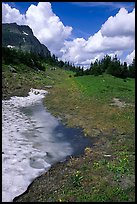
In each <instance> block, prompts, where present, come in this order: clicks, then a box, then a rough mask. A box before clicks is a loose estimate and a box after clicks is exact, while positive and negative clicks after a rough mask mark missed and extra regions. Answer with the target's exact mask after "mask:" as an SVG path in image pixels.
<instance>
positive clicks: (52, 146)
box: [21, 103, 91, 166]
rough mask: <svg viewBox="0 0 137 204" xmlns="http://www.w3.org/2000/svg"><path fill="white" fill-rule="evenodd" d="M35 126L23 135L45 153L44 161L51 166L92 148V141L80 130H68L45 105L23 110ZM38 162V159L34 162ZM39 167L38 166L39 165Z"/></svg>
mask: <svg viewBox="0 0 137 204" xmlns="http://www.w3.org/2000/svg"><path fill="white" fill-rule="evenodd" d="M21 110H22V112H23V113H24V114H25V115H27V116H28V117H29V118H30V119H31V122H32V124H33V129H30V130H28V131H26V132H24V133H23V134H24V135H25V137H26V138H27V139H28V140H29V141H31V142H33V147H34V148H36V149H38V150H40V151H44V152H45V156H44V160H45V161H46V162H48V163H50V164H53V163H55V162H58V161H62V160H64V159H65V158H66V157H67V156H69V155H75V156H78V155H80V154H82V153H84V149H85V147H87V146H91V140H90V138H88V137H85V136H84V135H83V131H82V129H80V128H68V127H66V126H64V125H63V124H62V123H61V122H60V121H59V120H57V119H56V118H55V117H53V116H52V115H51V114H50V113H49V112H47V111H46V108H45V107H44V106H43V104H42V103H41V104H35V105H33V106H31V107H25V108H22V109H21ZM32 161H34V163H35V161H36V158H35V159H34V158H33V160H32V158H31V165H34V163H33V162H32ZM37 166H38V165H37Z"/></svg>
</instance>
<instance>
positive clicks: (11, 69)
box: [8, 65, 17, 73]
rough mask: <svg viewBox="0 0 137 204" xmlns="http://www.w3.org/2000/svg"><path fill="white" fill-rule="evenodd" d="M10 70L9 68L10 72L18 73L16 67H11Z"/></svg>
mask: <svg viewBox="0 0 137 204" xmlns="http://www.w3.org/2000/svg"><path fill="white" fill-rule="evenodd" d="M8 68H9V70H10V71H11V72H13V73H17V71H16V69H15V68H14V67H12V66H10V65H9V66H8Z"/></svg>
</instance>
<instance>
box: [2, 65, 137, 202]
mask: <svg viewBox="0 0 137 204" xmlns="http://www.w3.org/2000/svg"><path fill="white" fill-rule="evenodd" d="M21 66H22V65H21ZM21 66H20V68H19V67H16V69H18V72H17V73H12V72H10V71H9V69H8V67H7V66H3V86H4V87H3V94H4V96H5V97H7V96H10V95H14V94H15V93H18V94H19V93H20V94H26V93H27V90H28V89H29V88H31V87H34V88H42V89H46V87H45V86H47V85H52V86H53V87H52V88H50V89H49V94H48V95H47V96H46V98H45V101H44V103H45V105H46V107H47V108H48V109H49V111H50V112H51V113H52V114H54V115H55V116H57V117H61V118H62V122H63V123H65V124H66V125H68V126H71V127H72V126H80V127H82V128H83V130H84V134H85V136H89V137H91V138H92V141H93V144H94V145H93V148H92V149H90V148H88V147H87V148H86V149H85V155H83V156H81V157H79V158H71V159H70V160H69V161H68V162H65V163H60V164H57V165H55V166H54V167H53V168H52V169H51V170H50V171H49V172H47V173H45V174H43V175H42V176H41V177H39V178H37V179H36V180H35V181H34V182H33V183H32V185H31V186H30V188H29V189H28V191H27V193H26V194H24V195H22V196H21V197H19V198H18V199H17V200H16V201H18V202H22V201H28V202H32V201H37V202H40V201H43V202H48V201H49V202H54V201H57V202H58V201H59V202H62V201H66V202H73V201H74V202H78V201H89V202H97V201H99V202H104V201H112V202H117V201H135V165H134V164H135V138H134V136H135V118H134V117H135V107H134V105H135V80H134V79H126V80H123V79H119V78H116V77H113V76H110V75H102V76H82V77H74V76H73V73H72V72H70V71H64V70H61V69H59V68H58V69H56V70H51V69H50V67H49V66H46V67H45V68H46V71H45V72H44V71H40V72H37V71H34V70H31V69H30V70H29V71H28V68H27V67H26V68H25V67H23V69H24V71H23V72H22V71H21V70H20V69H22V67H21ZM13 79H14V80H13ZM19 87H20V88H19ZM23 90H25V91H23Z"/></svg>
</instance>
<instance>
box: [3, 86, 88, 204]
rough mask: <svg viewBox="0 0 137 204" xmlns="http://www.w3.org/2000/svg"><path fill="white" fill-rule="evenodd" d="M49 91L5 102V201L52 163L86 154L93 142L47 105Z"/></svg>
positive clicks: (23, 188)
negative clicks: (66, 124) (61, 119)
mask: <svg viewBox="0 0 137 204" xmlns="http://www.w3.org/2000/svg"><path fill="white" fill-rule="evenodd" d="M46 94H47V92H46V91H43V90H36V89H31V91H30V92H29V95H28V96H27V97H11V99H10V100H4V101H2V152H3V154H2V202H11V201H12V200H13V199H14V198H15V197H16V196H19V195H20V194H22V193H23V192H24V191H26V189H27V187H28V186H29V184H30V183H31V182H32V181H33V180H34V179H35V178H36V177H37V176H39V175H41V174H42V173H43V172H45V171H48V170H49V168H50V167H51V165H52V164H54V163H56V162H59V161H64V160H65V159H66V158H67V157H68V156H70V155H79V154H81V153H83V151H84V149H85V147H86V146H91V141H90V140H89V139H88V138H86V137H84V136H83V133H82V130H81V129H75V128H67V127H65V126H64V125H63V124H61V122H60V121H59V120H57V119H56V118H55V117H53V116H52V115H51V114H50V113H49V112H48V111H47V110H46V108H45V107H44V106H43V103H42V100H43V98H44V97H45V95H46Z"/></svg>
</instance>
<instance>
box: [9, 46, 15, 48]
mask: <svg viewBox="0 0 137 204" xmlns="http://www.w3.org/2000/svg"><path fill="white" fill-rule="evenodd" d="M7 47H8V48H14V47H15V46H12V45H7Z"/></svg>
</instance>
